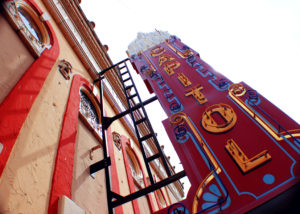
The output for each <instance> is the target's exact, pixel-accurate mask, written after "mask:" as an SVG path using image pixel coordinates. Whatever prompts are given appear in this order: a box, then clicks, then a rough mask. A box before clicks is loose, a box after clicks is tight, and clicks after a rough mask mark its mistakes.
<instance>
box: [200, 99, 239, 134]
mask: <svg viewBox="0 0 300 214" xmlns="http://www.w3.org/2000/svg"><path fill="white" fill-rule="evenodd" d="M236 121H237V116H236V114H235V112H234V111H233V109H232V108H231V107H230V106H229V105H227V104H223V103H221V104H215V105H212V106H209V107H208V108H207V109H206V110H205V112H204V113H203V115H202V121H201V125H202V127H203V128H204V129H205V130H206V131H208V132H212V133H223V132H226V131H228V130H230V129H232V128H233V127H234V125H235V123H236Z"/></svg>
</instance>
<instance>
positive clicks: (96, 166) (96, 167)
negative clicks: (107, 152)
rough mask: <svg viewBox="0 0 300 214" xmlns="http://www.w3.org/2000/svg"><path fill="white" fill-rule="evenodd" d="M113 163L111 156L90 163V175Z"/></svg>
mask: <svg viewBox="0 0 300 214" xmlns="http://www.w3.org/2000/svg"><path fill="white" fill-rule="evenodd" d="M110 165H111V161H110V157H107V158H106V159H103V160H101V161H98V162H96V163H94V164H92V165H90V175H92V174H94V173H95V172H98V171H99V170H101V169H104V168H106V167H108V166H110Z"/></svg>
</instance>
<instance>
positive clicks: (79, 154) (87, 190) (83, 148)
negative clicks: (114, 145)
mask: <svg viewBox="0 0 300 214" xmlns="http://www.w3.org/2000/svg"><path fill="white" fill-rule="evenodd" d="M98 144H99V142H98V141H97V139H96V138H95V137H94V135H93V134H92V133H91V132H90V131H89V130H88V129H87V127H86V126H85V125H84V124H83V122H82V121H81V120H80V119H79V121H78V130H77V139H76V144H75V155H74V168H73V182H72V200H73V201H74V202H75V203H76V204H78V206H80V207H82V208H83V209H84V210H85V211H86V212H88V213H91V214H97V213H99V210H101V213H107V212H108V211H107V199H106V189H105V174H104V170H101V171H98V172H97V173H95V179H94V178H92V177H91V176H90V174H89V166H90V165H91V164H93V163H95V162H97V161H100V160H102V159H103V151H102V148H101V149H97V150H95V151H94V152H93V156H94V158H93V160H90V157H89V150H90V149H91V148H92V147H94V146H96V145H98Z"/></svg>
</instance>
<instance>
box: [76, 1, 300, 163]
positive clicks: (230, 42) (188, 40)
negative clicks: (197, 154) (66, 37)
mask: <svg viewBox="0 0 300 214" xmlns="http://www.w3.org/2000/svg"><path fill="white" fill-rule="evenodd" d="M81 6H82V8H83V10H84V11H85V13H86V16H87V18H88V19H90V20H91V21H94V22H95V23H96V28H95V31H96V32H97V34H98V37H99V38H100V40H101V42H102V43H103V44H107V45H108V46H109V52H108V54H109V55H110V57H111V59H112V60H113V62H114V63H116V62H118V61H121V60H123V59H125V58H127V55H126V53H125V51H126V50H127V46H128V45H129V43H130V42H131V41H133V40H134V39H135V38H136V35H137V33H138V32H153V31H154V30H155V29H158V30H163V31H168V32H169V33H170V34H172V35H176V36H177V37H179V38H180V39H181V41H182V42H183V43H185V44H186V45H188V46H190V47H191V48H193V49H194V50H196V51H197V52H199V53H200V56H201V58H202V59H203V60H204V61H206V62H207V63H208V64H210V65H211V66H212V67H213V68H214V69H215V70H216V71H218V72H220V73H222V74H223V75H225V76H226V77H227V78H228V79H231V80H232V81H233V82H236V83H238V82H240V81H244V82H246V83H247V84H248V85H250V86H251V87H252V88H253V89H255V90H257V91H258V92H259V93H260V94H262V95H264V96H265V97H266V98H267V99H268V100H270V101H271V102H272V103H274V104H275V105H277V106H278V107H279V108H280V109H282V110H283V111H284V112H285V113H287V114H288V115H290V117H292V118H293V119H294V120H295V121H297V122H298V123H300V109H299V107H300V1H299V0H252V1H245V0H226V1H224V0H185V1H182V0H181V1H179V0H151V1H145V0H105V1H104V0H102V1H100V0H82V3H81ZM153 114H154V115H155V116H156V119H157V115H158V114H157V112H156V111H155V112H154V113H153ZM158 120H161V119H158ZM155 129H156V130H157V128H156V125H155ZM159 129H160V128H159ZM159 135H160V134H159ZM162 144H164V143H162ZM167 153H168V152H167ZM171 160H172V158H171Z"/></svg>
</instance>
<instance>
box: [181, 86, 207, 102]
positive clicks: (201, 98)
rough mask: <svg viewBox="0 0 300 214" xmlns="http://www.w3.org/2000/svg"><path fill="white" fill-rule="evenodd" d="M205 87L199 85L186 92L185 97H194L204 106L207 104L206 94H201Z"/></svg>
mask: <svg viewBox="0 0 300 214" xmlns="http://www.w3.org/2000/svg"><path fill="white" fill-rule="evenodd" d="M202 89H203V87H202V86H201V85H197V86H195V87H193V88H190V89H188V90H186V91H185V92H186V93H185V96H186V97H187V96H190V95H193V97H194V98H195V99H196V100H197V102H198V103H199V104H200V105H202V104H204V103H206V102H207V99H206V98H205V96H204V94H202V93H201V90H202Z"/></svg>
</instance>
